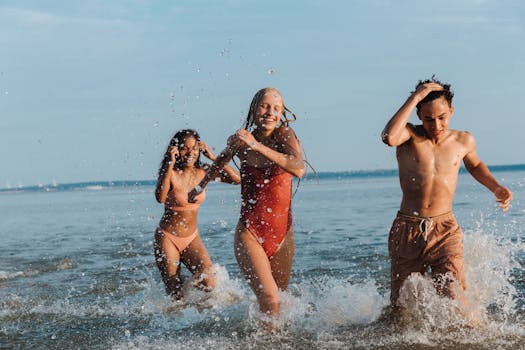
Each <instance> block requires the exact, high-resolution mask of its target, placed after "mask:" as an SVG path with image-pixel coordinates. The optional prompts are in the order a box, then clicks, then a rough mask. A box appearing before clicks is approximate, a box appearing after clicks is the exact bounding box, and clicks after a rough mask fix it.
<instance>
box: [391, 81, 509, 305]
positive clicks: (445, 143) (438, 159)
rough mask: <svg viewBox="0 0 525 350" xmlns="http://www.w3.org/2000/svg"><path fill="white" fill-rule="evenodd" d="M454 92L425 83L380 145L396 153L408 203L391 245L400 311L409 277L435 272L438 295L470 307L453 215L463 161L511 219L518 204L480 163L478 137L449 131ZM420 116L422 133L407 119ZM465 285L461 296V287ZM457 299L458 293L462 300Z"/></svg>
mask: <svg viewBox="0 0 525 350" xmlns="http://www.w3.org/2000/svg"><path fill="white" fill-rule="evenodd" d="M452 97H453V92H452V91H451V90H450V85H447V84H442V83H441V82H439V81H437V80H435V79H434V78H432V80H426V81H420V82H419V84H418V85H417V86H416V91H414V92H413V93H412V94H411V95H410V97H409V98H408V99H407V101H406V102H405V103H404V104H403V105H402V106H401V108H400V109H399V110H398V111H397V112H396V114H394V116H393V117H392V119H390V120H389V121H388V123H387V124H386V126H385V128H384V130H383V132H382V134H381V138H382V140H383V142H384V143H386V144H387V145H388V146H392V147H394V146H396V147H397V151H396V154H397V161H398V167H399V180H400V184H401V190H402V192H403V199H402V201H401V206H400V209H399V212H398V215H397V217H396V219H395V220H394V222H393V224H392V229H391V230H390V234H389V238H388V251H389V255H390V260H391V275H390V278H391V294H390V301H391V304H392V306H393V307H394V308H395V309H396V308H397V307H399V305H397V301H398V298H399V290H400V288H401V286H402V284H403V282H404V281H405V280H406V279H407V277H408V276H409V275H410V274H412V273H414V272H416V273H422V274H423V273H425V271H427V269H428V268H429V267H430V269H431V272H432V277H433V279H434V281H435V285H436V289H437V291H438V292H439V293H440V294H442V295H447V296H449V297H451V298H458V300H459V301H460V302H461V303H462V304H465V300H464V299H463V290H465V289H466V284H465V275H464V268H463V244H462V235H463V234H462V231H461V228H460V227H459V226H458V224H457V222H456V220H455V218H454V215H453V214H452V201H453V199H454V192H455V190H456V183H457V179H458V172H459V168H460V165H461V160H463V163H464V164H465V168H466V169H467V170H468V172H469V173H470V174H471V175H472V176H473V177H474V178H475V179H476V180H477V181H478V182H480V183H481V184H482V185H483V186H485V187H487V188H488V189H489V190H490V191H491V192H492V193H494V195H495V197H496V201H497V202H498V203H499V206H500V207H501V208H502V209H503V211H506V210H507V209H508V207H509V204H510V201H511V199H512V193H511V192H510V191H509V189H508V188H506V187H504V186H502V185H500V184H499V183H498V181H496V179H495V178H494V177H493V176H492V174H491V173H490V171H489V169H488V168H487V166H486V165H485V164H484V163H483V162H482V161H481V160H480V159H479V157H478V154H477V152H476V141H475V140H474V137H473V136H472V135H471V134H470V133H468V132H465V131H458V130H451V129H449V128H448V125H449V123H450V118H451V117H452V114H453V113H454V107H452ZM414 108H415V109H416V112H417V116H418V118H419V119H420V120H421V122H422V124H421V125H412V124H410V123H408V119H409V117H410V114H411V113H412V111H413V110H414ZM455 283H459V286H460V287H461V288H457V284H456V287H454V285H455ZM456 291H457V292H456Z"/></svg>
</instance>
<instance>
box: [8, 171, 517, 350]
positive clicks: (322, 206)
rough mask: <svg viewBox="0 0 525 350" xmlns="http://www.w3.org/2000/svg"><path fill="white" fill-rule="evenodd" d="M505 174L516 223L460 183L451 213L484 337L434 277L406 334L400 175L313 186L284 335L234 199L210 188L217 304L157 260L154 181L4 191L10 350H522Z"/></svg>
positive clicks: (306, 197)
mask: <svg viewBox="0 0 525 350" xmlns="http://www.w3.org/2000/svg"><path fill="white" fill-rule="evenodd" d="M493 171H494V175H495V176H496V178H498V179H499V180H501V181H502V182H503V183H504V184H506V185H507V186H509V187H510V189H511V190H512V191H513V193H514V201H513V203H512V206H511V208H510V210H509V211H508V212H507V213H502V212H501V210H500V209H499V208H498V207H497V205H496V203H495V201H494V197H493V195H492V194H491V193H490V192H489V191H488V190H486V189H485V188H484V187H482V186H481V185H479V184H478V183H476V182H475V181H474V180H473V179H472V178H471V177H470V176H469V175H468V174H465V173H464V172H462V173H461V174H460V177H459V182H458V188H457V193H456V198H455V202H454V211H455V214H456V217H457V219H458V222H459V223H460V225H461V226H462V227H463V230H464V232H465V236H464V245H465V265H466V266H465V267H466V275H467V283H468V290H467V298H468V300H469V302H470V305H471V308H472V312H473V313H475V314H476V315H477V316H478V319H479V320H480V322H479V323H480V324H479V325H478V326H476V327H472V326H471V325H469V324H468V323H467V322H466V321H465V319H464V318H463V317H461V316H460V315H459V314H458V312H457V305H456V304H455V302H454V301H452V300H449V299H447V298H442V297H440V296H438V295H436V293H435V292H434V288H433V286H432V284H431V281H430V280H429V278H428V276H414V277H412V278H410V279H409V281H408V283H407V285H406V291H407V295H409V296H411V297H412V299H410V298H408V299H406V307H407V310H408V311H407V315H406V317H405V319H404V321H403V322H401V323H395V322H392V321H391V320H390V318H389V317H388V313H387V312H386V310H387V306H388V303H389V260H388V252H387V235H388V231H389V229H390V225H391V224H392V221H393V219H394V217H395V215H396V212H397V209H398V207H399V203H400V199H401V191H400V188H399V183H398V179H397V177H396V174H395V171H394V172H392V171H386V172H381V171H377V172H357V173H329V174H327V173H324V174H320V176H319V177H315V176H313V177H309V178H307V179H306V180H303V181H301V183H300V185H299V188H298V190H297V193H296V195H295V197H294V206H293V213H294V225H295V242H296V254H295V258H294V266H293V272H292V278H291V283H290V288H289V290H288V291H286V292H284V293H283V294H282V313H281V315H280V316H279V317H277V318H276V319H273V320H271V323H272V324H273V326H272V328H273V329H272V330H268V329H267V328H265V327H261V325H263V324H265V323H264V322H263V321H265V320H266V319H265V317H264V316H263V315H260V313H259V312H258V307H257V303H256V301H255V298H254V296H253V293H252V292H251V290H250V289H249V287H248V285H247V283H246V282H245V281H244V279H243V278H242V276H241V275H240V273H239V269H238V267H237V264H236V261H235V258H234V256H233V248H232V246H233V230H234V227H235V225H236V223H237V219H238V213H239V206H240V194H239V193H240V188H239V187H238V186H232V185H225V184H211V185H210V186H209V187H208V191H207V200H206V202H205V203H204V204H203V205H202V207H201V210H200V214H199V228H200V232H201V236H202V238H203V240H204V243H205V244H206V246H207V248H208V251H209V253H210V255H211V258H212V260H213V261H214V263H215V266H216V270H217V274H218V279H219V281H218V286H217V288H216V290H215V291H214V292H212V293H209V294H207V293H204V292H202V291H199V290H195V289H193V288H192V287H191V286H190V285H188V287H187V290H186V298H185V300H184V301H183V302H179V303H175V302H173V301H171V300H169V299H168V298H167V297H166V296H165V294H164V287H163V285H162V282H161V280H160V275H159V273H158V270H157V268H156V265H155V262H154V258H153V253H152V236H153V231H154V230H155V227H156V226H157V223H158V221H159V218H160V216H161V214H162V211H163V207H162V205H159V204H157V203H156V202H155V199H154V195H153V190H154V183H153V182H151V181H150V182H147V181H146V182H126V181H122V182H107V183H105V182H100V183H82V184H69V185H57V184H54V185H52V186H36V187H33V188H18V189H4V190H2V191H0V213H1V220H0V349H426V350H427V349H491V350H494V349H524V348H525V309H524V308H525V278H524V272H525V266H524V264H525V253H524V248H525V243H524V237H525V203H524V201H523V198H524V195H525V166H514V167H500V168H494V169H493ZM184 273H185V274H186V275H188V272H187V271H186V270H184Z"/></svg>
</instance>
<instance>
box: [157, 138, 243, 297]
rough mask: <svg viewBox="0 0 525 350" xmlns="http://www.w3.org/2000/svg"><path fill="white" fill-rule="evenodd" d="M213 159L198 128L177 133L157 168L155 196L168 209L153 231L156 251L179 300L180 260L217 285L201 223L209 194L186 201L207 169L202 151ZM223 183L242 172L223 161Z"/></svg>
mask: <svg viewBox="0 0 525 350" xmlns="http://www.w3.org/2000/svg"><path fill="white" fill-rule="evenodd" d="M201 153H202V154H203V155H204V156H206V157H207V158H208V159H210V160H211V161H214V160H215V158H216V157H215V155H214V154H213V152H212V151H211V149H210V147H208V145H207V144H206V143H205V142H203V141H200V137H199V134H198V133H197V132H196V131H195V130H191V129H185V130H181V131H179V132H177V133H176V134H175V135H174V136H173V138H172V139H171V141H170V143H169V146H168V149H167V150H166V153H165V155H164V159H163V160H162V163H161V166H160V169H159V178H158V181H157V187H156V189H155V197H156V199H157V201H158V202H159V203H164V205H165V210H164V215H163V216H162V218H161V220H160V223H159V226H158V228H157V230H156V231H155V238H154V245H153V248H154V253H155V260H156V263H157V266H158V268H159V270H160V273H161V276H162V280H163V282H164V284H165V286H166V292H167V293H168V295H170V296H172V297H174V298H175V299H180V298H181V297H182V296H183V295H182V286H183V280H182V278H181V273H180V263H181V262H182V263H183V264H184V265H186V267H187V268H188V270H190V272H191V273H192V274H193V276H194V278H195V279H196V280H197V281H198V285H199V286H200V287H201V288H203V289H205V290H211V289H213V288H214V287H215V275H214V272H213V268H212V263H211V259H210V256H209V255H208V251H207V250H206V247H205V246H204V244H203V243H202V240H201V237H200V235H199V230H198V227H197V215H198V210H199V206H200V205H201V203H202V202H203V201H204V199H205V198H206V193H205V192H204V191H203V192H202V193H200V194H199V195H198V196H197V197H196V198H195V202H193V203H189V202H188V192H189V191H190V190H191V189H193V188H194V187H195V186H196V185H197V184H198V183H199V182H200V181H201V180H202V178H203V177H204V175H205V174H206V168H207V167H206V166H204V165H203V164H202V163H201V161H200V154H201ZM217 179H219V180H220V181H221V182H226V183H231V184H239V183H240V177H239V174H238V173H237V172H236V171H235V170H233V169H232V168H231V167H229V166H225V167H224V169H223V170H222V171H221V172H220V174H219V176H218V177H217Z"/></svg>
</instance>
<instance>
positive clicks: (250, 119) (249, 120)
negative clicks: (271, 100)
mask: <svg viewBox="0 0 525 350" xmlns="http://www.w3.org/2000/svg"><path fill="white" fill-rule="evenodd" d="M270 92H274V93H277V94H279V96H281V100H282V101H283V110H282V113H281V116H280V118H279V119H280V122H281V125H284V126H288V124H290V123H292V122H294V121H296V120H297V116H296V115H295V113H294V112H293V111H292V110H291V109H289V108H288V107H286V105H285V104H284V99H283V95H282V94H281V92H280V91H279V90H277V89H276V88H272V87H266V88H264V89H261V90H259V91H257V93H256V94H255V95H254V96H253V99H252V103H250V109H249V110H248V115H247V116H246V120H245V122H244V129H246V130H250V128H252V127H253V125H254V124H255V113H256V111H257V106H258V105H259V103H260V102H261V100H262V98H263V97H264V95H266V94H267V93H270ZM286 112H288V113H290V115H291V117H290V118H289V117H288V116H287V114H286Z"/></svg>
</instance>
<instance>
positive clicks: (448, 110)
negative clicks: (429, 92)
mask: <svg viewBox="0 0 525 350" xmlns="http://www.w3.org/2000/svg"><path fill="white" fill-rule="evenodd" d="M453 113H454V107H451V106H449V105H448V102H447V100H446V99H445V98H444V97H440V98H437V99H435V100H432V101H430V102H426V103H424V104H422V105H421V107H420V108H419V110H418V111H417V116H418V117H419V119H420V120H421V121H422V122H423V129H425V132H426V133H427V135H428V136H429V137H430V138H432V139H438V138H440V137H442V136H444V135H445V134H446V131H447V130H448V124H449V123H450V118H451V117H452V114H453Z"/></svg>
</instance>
